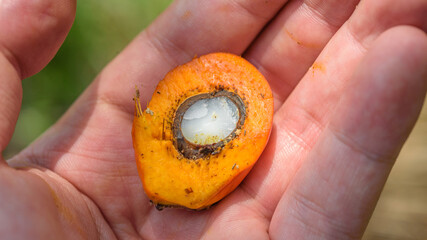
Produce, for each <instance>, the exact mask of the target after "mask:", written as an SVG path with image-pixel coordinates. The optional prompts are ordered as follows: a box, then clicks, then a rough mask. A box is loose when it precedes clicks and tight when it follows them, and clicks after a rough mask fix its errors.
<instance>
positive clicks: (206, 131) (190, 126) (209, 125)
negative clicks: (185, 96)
mask: <svg viewBox="0 0 427 240" xmlns="http://www.w3.org/2000/svg"><path fill="white" fill-rule="evenodd" d="M238 121H239V109H238V108H237V106H236V104H235V103H234V102H233V101H231V100H230V99H229V98H227V97H224V96H221V97H214V98H209V99H201V100H198V101H196V102H195V103H194V104H193V105H191V106H190V107H189V108H188V109H187V111H186V112H185V113H184V116H183V118H182V122H181V131H182V134H183V136H184V137H185V139H186V140H187V141H189V142H191V143H194V144H199V145H206V144H213V143H216V142H219V141H221V140H223V139H224V138H226V137H227V136H228V135H230V134H231V133H232V132H233V130H234V129H235V128H236V125H237V122H238Z"/></svg>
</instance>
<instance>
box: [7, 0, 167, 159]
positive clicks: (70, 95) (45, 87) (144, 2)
mask: <svg viewBox="0 0 427 240" xmlns="http://www.w3.org/2000/svg"><path fill="white" fill-rule="evenodd" d="M170 2H171V0H138V1H135V0H134V1H130V0H129V1H114V0H104V1H97V0H85V1H78V3H77V13H76V20H75V22H74V25H73V27H72V29H71V31H70V33H69V35H68V37H67V39H66V40H65V42H64V44H63V45H62V47H61V48H60V50H59V52H58V53H57V55H56V56H55V58H54V59H53V60H52V62H50V63H49V65H48V66H47V67H46V68H45V69H43V70H42V71H41V72H40V73H38V74H36V75H35V76H33V77H31V78H29V79H26V80H24V81H23V89H24V97H23V103H22V109H21V113H20V116H19V119H18V123H17V126H16V130H15V133H14V135H13V138H12V140H11V142H10V144H9V146H8V147H7V149H6V150H5V152H4V157H5V158H6V159H7V158H9V157H11V156H13V155H14V154H16V153H17V152H19V151H20V150H21V149H23V148H24V147H25V146H27V145H28V144H29V143H31V142H32V141H33V140H35V139H36V138H37V137H38V136H39V135H40V134H41V133H43V132H44V131H45V130H46V129H47V128H48V127H49V126H50V125H52V124H53V123H54V122H55V121H56V120H57V119H58V118H59V117H60V116H61V115H62V114H63V113H64V112H65V111H66V110H67V108H68V107H69V106H70V105H71V104H72V103H73V102H74V100H75V99H77V97H78V96H79V95H80V94H81V93H82V92H83V90H84V89H85V88H86V87H87V86H88V85H89V83H90V82H91V81H92V80H93V79H94V78H95V76H96V75H97V74H98V73H99V72H100V71H101V69H102V68H103V67H104V66H105V65H106V64H107V63H108V62H109V61H111V60H112V59H113V58H114V56H116V55H117V54H118V53H119V52H120V51H121V50H122V49H123V48H124V47H125V46H126V45H127V44H128V43H129V42H130V41H131V40H132V39H133V38H134V37H135V36H136V35H137V34H138V33H139V32H140V31H141V30H142V29H144V28H145V27H146V26H147V25H148V24H149V23H150V22H151V21H153V20H154V19H155V17H156V16H158V15H159V14H160V13H161V12H162V11H163V10H164V9H165V8H166V7H167V6H168V5H169V3H170Z"/></svg>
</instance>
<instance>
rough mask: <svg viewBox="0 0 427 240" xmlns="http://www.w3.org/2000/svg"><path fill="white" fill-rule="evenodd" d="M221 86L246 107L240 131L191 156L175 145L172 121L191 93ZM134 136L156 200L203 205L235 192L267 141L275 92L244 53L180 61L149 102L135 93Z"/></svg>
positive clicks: (147, 186) (141, 167)
mask: <svg viewBox="0 0 427 240" xmlns="http://www.w3.org/2000/svg"><path fill="white" fill-rule="evenodd" d="M219 90H227V91H230V92H235V93H237V94H238V95H239V96H240V97H241V99H242V100H243V102H244V104H245V107H246V119H245V122H244V124H243V126H242V128H241V131H239V134H238V136H237V137H236V138H234V139H233V140H232V141H230V142H228V143H227V144H226V145H225V146H224V147H223V148H222V150H221V151H220V152H219V153H218V154H214V155H210V156H208V157H205V158H201V159H197V160H190V159H186V158H185V157H183V156H182V154H181V153H179V152H178V150H177V149H175V146H174V139H173V133H172V123H173V119H174V116H175V111H176V109H177V108H178V107H179V105H180V104H181V103H182V102H184V100H186V99H187V98H189V97H191V96H194V95H197V94H201V93H210V92H214V91H219ZM135 103H136V104H135V106H136V111H135V112H136V114H135V117H134V121H133V128H132V137H133V145H134V149H135V157H136V163H137V167H138V172H139V175H140V178H141V180H142V183H143V186H144V190H145V192H146V194H147V196H148V197H149V198H150V200H151V201H152V202H153V203H154V204H156V205H164V206H176V207H184V208H189V209H204V208H207V207H209V206H210V205H212V204H214V203H216V202H217V201H219V200H221V199H222V198H224V197H225V196H226V195H228V194H229V193H230V192H232V191H233V190H234V189H235V188H236V187H237V186H238V185H239V184H240V182H241V181H242V180H243V179H244V178H245V176H246V175H247V174H248V173H249V171H250V170H251V169H252V167H253V166H254V164H255V163H256V161H257V160H258V158H259V156H260V155H261V153H262V151H263V150H264V148H265V145H266V144H267V141H268V137H269V134H270V130H271V126H272V120H273V95H272V93H271V89H270V86H269V85H268V83H267V81H266V80H265V78H264V76H262V74H261V73H260V72H259V71H258V70H257V69H256V68H255V67H254V66H253V65H252V64H250V63H249V62H248V61H246V60H245V59H243V58H241V57H239V56H236V55H233V54H229V53H212V54H208V55H204V56H201V57H199V58H195V59H193V60H192V61H190V62H188V63H186V64H183V65H181V66H178V67H176V68H175V69H173V70H172V71H170V72H169V73H168V74H167V75H166V76H165V78H164V79H163V80H162V81H160V82H159V84H158V86H157V88H156V90H155V92H154V94H153V96H152V99H151V101H150V103H149V104H148V108H147V109H146V110H145V111H143V110H142V109H141V108H140V106H139V99H138V96H137V98H136V99H135Z"/></svg>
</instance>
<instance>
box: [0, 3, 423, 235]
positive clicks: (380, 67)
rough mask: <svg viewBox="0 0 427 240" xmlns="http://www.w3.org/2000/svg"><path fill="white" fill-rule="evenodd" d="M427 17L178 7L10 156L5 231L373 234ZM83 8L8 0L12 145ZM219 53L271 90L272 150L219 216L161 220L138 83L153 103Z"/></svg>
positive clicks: (3, 25) (406, 124) (3, 40)
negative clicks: (148, 191)
mask: <svg viewBox="0 0 427 240" xmlns="http://www.w3.org/2000/svg"><path fill="white" fill-rule="evenodd" d="M285 4H286V5H285ZM356 5H358V6H357V8H356ZM425 12H427V2H426V1H425V0H383V1H377V0H366V1H361V2H360V3H359V1H356V0H349V1H338V0H330V1H325V0H323V1H322V0H311V1H309V0H307V1H301V0H294V1H289V2H287V3H286V1H285V0H276V1H265V0H233V1H222V0H214V1H212V0H209V1H208V0H206V1H184V0H181V1H175V2H174V3H172V5H171V6H170V7H169V8H168V9H167V10H166V11H165V12H164V13H163V14H162V15H161V16H160V17H159V18H158V19H157V20H156V21H154V22H153V23H152V24H151V26H150V27H148V28H147V29H146V30H144V31H143V32H142V33H141V34H140V35H139V36H138V37H136V38H135V40H134V41H133V42H132V43H130V44H129V46H128V47H127V48H126V49H125V50H124V51H123V52H122V53H120V54H119V55H118V56H117V57H116V58H115V59H114V60H113V61H112V62H111V63H110V64H109V65H108V66H107V67H106V68H105V69H104V70H103V71H102V72H101V73H100V74H99V75H98V77H97V78H96V79H95V80H94V81H93V83H92V84H91V85H90V86H89V88H88V89H87V90H86V91H85V92H84V93H83V94H82V95H81V97H80V98H79V99H78V100H77V102H76V103H75V104H74V105H73V106H72V107H71V108H70V109H69V110H68V112H67V113H66V114H65V115H64V116H63V117H62V118H61V119H60V120H59V121H58V122H57V123H56V124H55V125H54V126H52V127H51V128H50V129H49V130H48V131H47V132H46V133H45V134H43V135H42V136H41V137H40V138H39V139H38V140H37V141H35V142H34V143H32V144H31V145H30V146H29V147H28V148H27V149H24V150H23V151H22V152H21V153H19V154H18V155H16V156H15V157H13V158H12V159H10V160H8V161H7V162H6V161H5V160H4V159H0V236H2V237H4V238H6V239H8V238H14V237H15V238H17V239H49V238H54V239H64V238H70V239H79V238H81V239H98V238H105V239H112V238H114V237H117V238H119V239H133V238H143V239H169V238H174V239H199V238H202V239H268V238H273V239H302V238H305V239H359V238H361V236H362V235H363V232H364V230H365V227H366V225H367V223H368V221H369V219H370V216H371V214H372V212H373V210H374V207H375V204H376V202H377V201H378V198H379V195H380V192H381V189H382V187H383V185H384V183H385V181H386V179H387V176H388V174H389V172H390V170H391V168H392V166H393V164H394V161H395V159H396V157H397V155H398V153H399V151H400V149H401V147H402V145H403V143H404V142H405V140H406V138H407V137H408V135H409V133H410V131H411V129H412V127H413V125H414V124H415V122H416V120H417V117H418V114H419V111H420V109H421V107H422V104H423V100H424V96H425V93H426V88H427V86H426V81H427V36H426V34H425V31H426V29H427V25H426V24H427V21H426V18H425ZM74 14H75V2H74V1H72V0H39V1H29V0H1V1H0V73H1V74H0V76H1V77H0V86H1V87H0V99H1V104H0V150H1V151H3V150H4V149H5V147H6V145H7V143H8V142H9V140H10V137H11V135H12V133H13V131H14V126H15V123H16V119H17V116H18V114H19V110H20V103H21V98H22V89H21V80H22V79H24V78H26V77H28V76H31V75H33V74H35V73H36V72H38V71H40V70H41V69H42V68H43V67H44V66H45V65H46V64H47V63H48V62H49V61H50V60H51V59H52V57H53V56H54V54H55V53H56V51H57V49H58V48H59V47H60V45H61V43H62V42H63V40H64V39H65V37H66V34H67V32H68V30H69V28H70V27H71V24H72V21H73V19H74ZM274 16H275V17H274ZM273 17H274V18H273ZM266 24H268V25H267V26H266ZM218 51H224V52H232V53H235V54H238V55H242V56H244V57H245V58H246V59H248V60H249V61H250V62H252V63H253V64H254V65H255V66H256V67H257V68H258V69H259V70H260V71H261V72H262V73H263V74H264V75H265V77H266V78H267V80H268V81H269V83H270V85H271V87H272V90H273V93H274V97H275V102H274V103H275V110H276V111H275V115H274V123H273V129H272V133H271V137H270V141H269V143H268V145H267V147H266V150H265V151H264V153H263V155H262V156H261V158H260V159H259V161H258V162H257V164H256V165H255V167H254V169H253V170H252V171H251V172H250V174H249V175H248V177H247V178H246V179H245V180H244V182H243V183H242V184H241V185H240V186H239V187H238V188H237V189H236V190H235V191H234V192H233V193H232V194H230V195H229V196H227V197H226V198H225V199H223V200H222V201H221V202H220V203H218V204H217V205H215V206H214V207H212V208H211V209H209V210H206V211H201V212H193V211H187V210H183V209H166V210H164V211H161V212H160V211H157V210H156V209H155V208H154V207H153V206H151V205H150V204H149V201H148V199H147V197H146V195H145V194H144V192H143V190H142V184H141V182H140V179H139V177H138V174H137V170H136V166H135V161H134V153H133V149H132V142H131V141H132V140H131V135H130V132H131V124H132V119H133V102H132V97H133V95H134V87H135V85H137V86H143V88H142V90H141V96H142V101H143V103H142V105H145V103H146V102H147V101H148V100H149V98H150V95H151V94H152V92H153V91H154V88H155V86H156V84H157V82H158V81H159V80H161V78H162V77H163V76H164V75H165V73H167V72H168V71H169V70H171V69H172V68H173V67H175V66H177V65H179V64H182V63H184V62H187V61H189V60H191V59H192V58H193V57H194V56H195V55H202V54H206V53H209V52H218ZM64 91H65V90H64Z"/></svg>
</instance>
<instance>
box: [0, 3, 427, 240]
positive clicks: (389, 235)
mask: <svg viewBox="0 0 427 240" xmlns="http://www.w3.org/2000/svg"><path fill="white" fill-rule="evenodd" d="M194 1H198V0H194ZM170 2H171V0H138V1H135V0H134V1H131V0H128V1H113V0H104V1H97V0H85V1H78V4H77V15H76V20H75V23H74V25H73V27H72V29H71V32H70V34H69V36H68V37H67V39H66V41H65V43H64V45H63V46H62V47H61V49H60V50H59V52H58V54H57V55H56V57H55V58H54V59H53V60H52V62H51V63H50V64H49V65H48V66H47V67H46V68H45V69H44V70H42V71H41V72H40V73H39V74H37V75H35V76H33V77H31V78H29V79H26V80H24V82H23V88H24V98H23V105H22V110H21V113H20V116H19V120H18V124H17V127H16V130H15V133H14V136H13V139H12V141H11V143H10V144H9V146H8V147H7V149H6V151H5V152H4V157H5V158H6V159H7V158H9V157H10V156H12V155H14V154H15V153H17V152H19V151H20V150H21V149H23V148H24V147H25V146H27V145H28V144H29V143H30V142H32V141H33V140H34V139H36V138H37V137H38V136H39V135H40V134H41V133H43V132H44V131H45V130H46V129H47V128H48V127H49V126H50V125H52V124H53V123H54V122H55V121H56V120H57V119H58V118H59V117H60V116H61V115H62V114H63V113H64V112H65V111H66V109H67V108H68V107H69V106H70V105H71V104H72V103H73V101H74V100H75V99H76V98H77V97H78V96H79V95H80V94H81V93H82V92H83V90H84V89H85V88H86V86H87V85H89V83H90V82H91V81H92V80H93V79H94V78H95V76H96V75H97V74H98V73H99V72H100V70H101V69H102V68H103V67H104V66H105V65H106V64H107V63H108V62H109V61H110V60H111V59H112V58H114V56H115V55H117V54H118V53H119V52H120V51H121V50H122V49H123V48H124V47H125V46H126V45H127V44H128V43H129V42H130V41H131V40H132V39H133V38H134V37H135V36H136V35H137V34H138V33H139V32H140V31H141V30H142V29H144V28H145V27H146V26H147V25H148V24H149V23H150V22H151V21H152V20H154V18H155V17H156V16H157V15H158V14H160V13H161V12H162V10H163V9H165V8H166V7H167V5H168V4H169V3H170ZM426 146H427V107H426V106H425V107H424V110H423V112H422V114H421V118H420V120H419V121H418V123H417V126H416V127H415V129H414V132H413V133H412V134H411V137H410V138H409V140H408V142H407V143H406V144H405V147H404V149H403V151H402V153H401V155H400V157H399V159H398V161H397V163H396V166H395V167H394V169H393V171H392V173H391V175H390V178H389V180H388V182H387V184H386V186H385V189H384V191H383V193H382V196H381V198H380V201H379V203H378V206H377V208H376V210H375V212H374V215H373V217H372V219H371V222H370V223H369V226H368V229H367V231H366V233H365V235H364V239H365V240H367V239H369V240H370V239H427V164H426V159H427V157H426V156H427V148H426Z"/></svg>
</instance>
